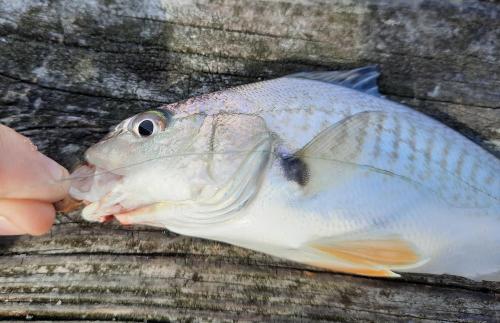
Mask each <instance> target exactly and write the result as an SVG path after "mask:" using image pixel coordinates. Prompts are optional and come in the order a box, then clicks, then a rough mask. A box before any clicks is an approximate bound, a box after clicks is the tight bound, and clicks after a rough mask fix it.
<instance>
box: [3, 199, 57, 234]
mask: <svg viewBox="0 0 500 323" xmlns="http://www.w3.org/2000/svg"><path fill="white" fill-rule="evenodd" d="M54 217H55V210H54V206H53V205H52V204H50V203H47V202H40V201H33V200H17V199H13V200H9V199H0V235H17V234H31V235H41V234H44V233H46V232H48V231H49V230H50V228H51V227H52V224H53V223H54Z"/></svg>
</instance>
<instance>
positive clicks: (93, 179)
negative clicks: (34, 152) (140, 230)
mask: <svg viewBox="0 0 500 323" xmlns="http://www.w3.org/2000/svg"><path fill="white" fill-rule="evenodd" d="M123 178H124V176H123V175H119V174H116V173H114V172H112V171H109V170H107V169H105V168H102V167H98V166H96V165H93V164H90V163H84V164H82V165H80V166H78V167H77V168H76V169H75V170H74V171H73V172H72V173H71V175H70V179H71V186H70V189H69V198H68V199H65V200H63V201H62V203H61V204H60V207H59V210H61V211H66V212H67V211H71V209H70V208H71V207H72V206H73V205H74V206H75V208H78V207H79V206H81V205H82V204H83V205H85V208H84V209H83V210H82V217H83V218H84V219H85V220H87V221H91V222H101V223H104V222H110V221H112V220H113V219H117V220H118V221H119V222H120V223H122V224H129V223H128V221H125V220H124V219H125V217H123V216H122V215H123V214H127V213H130V212H135V211H139V210H140V209H141V207H137V208H130V207H128V208H127V207H124V206H123V205H122V204H121V203H120V202H118V200H117V198H116V194H114V193H113V189H114V188H115V187H117V186H118V185H120V184H121V183H122V182H123ZM124 222H127V223H124Z"/></svg>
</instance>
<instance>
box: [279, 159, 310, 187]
mask: <svg viewBox="0 0 500 323" xmlns="http://www.w3.org/2000/svg"><path fill="white" fill-rule="evenodd" d="M281 167H283V171H284V173H285V177H286V178H287V179H288V180H289V181H294V182H296V183H297V184H299V185H300V186H305V185H306V184H307V182H308V181H309V168H308V167H307V164H306V162H304V161H303V160H302V159H301V158H300V157H297V156H293V155H292V156H282V157H281Z"/></svg>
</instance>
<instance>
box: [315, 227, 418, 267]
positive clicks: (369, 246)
mask: <svg viewBox="0 0 500 323" xmlns="http://www.w3.org/2000/svg"><path fill="white" fill-rule="evenodd" d="M309 247H310V248H312V249H314V250H315V251H317V252H319V253H320V255H322V256H323V257H325V258H324V260H323V261H317V262H314V263H311V264H312V265H315V266H319V267H323V268H327V269H330V270H334V271H341V272H347V273H352V274H357V275H364V276H377V277H397V276H399V275H397V274H395V273H394V272H392V271H391V269H402V268H409V267H415V266H418V265H420V264H422V263H423V262H425V261H426V260H424V259H423V258H422V257H421V256H420V255H419V252H418V251H417V249H416V248H415V247H414V246H413V245H412V244H411V243H410V242H408V241H406V240H404V239H401V238H400V237H397V236H387V237H374V238H358V239H348V240H338V239H334V240H332V239H322V240H318V241H314V242H311V243H309Z"/></svg>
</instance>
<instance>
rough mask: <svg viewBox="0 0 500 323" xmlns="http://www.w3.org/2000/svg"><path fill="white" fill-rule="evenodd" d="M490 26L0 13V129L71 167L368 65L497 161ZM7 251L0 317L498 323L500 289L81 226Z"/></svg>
mask: <svg viewBox="0 0 500 323" xmlns="http://www.w3.org/2000/svg"><path fill="white" fill-rule="evenodd" d="M498 17H500V4H499V3H498V2H494V1H480V0H470V1H440V0H433V1H411V0H408V1H375V0H373V1H371V0H370V1H368V0H365V1H349V0H345V1H328V2H321V1H313V0H310V1H307V0H284V1H279V2H278V1H229V0H228V1H208V0H207V1H203V0H189V1H182V2H181V1H160V0H152V1H144V2H142V1H140V2H139V1H138V2H129V1H125V0H94V1H85V2H83V1H63V0H52V1H49V0H38V1H35V0H33V1H14V0H0V122H2V123H4V124H6V125H9V126H11V127H13V128H15V129H17V130H18V131H20V132H22V133H23V134H25V135H27V136H29V137H31V138H32V139H33V140H34V142H35V143H36V144H37V145H38V147H39V148H40V149H41V150H42V151H43V152H45V153H47V154H49V155H50V156H51V157H53V158H55V159H56V160H58V161H60V162H61V163H63V164H64V165H66V166H68V167H71V166H72V165H73V164H74V163H75V162H76V161H77V160H78V158H80V155H81V153H82V152H83V150H84V149H85V148H86V147H88V146H89V145H90V144H92V143H93V142H95V141H97V140H98V139H99V138H100V137H102V136H103V135H104V134H105V133H106V131H107V129H108V128H109V127H110V126H111V125H113V124H116V123H117V122H119V121H120V120H122V119H123V118H125V117H127V116H129V115H132V114H134V113H137V112H139V111H142V110H144V109H147V108H154V107H156V106H158V105H161V104H163V103H169V102H174V101H178V100H181V99H184V98H187V97H190V96H193V95H197V94H200V93H206V92H210V91H213V90H217V89H221V88H226V87H229V86H233V85H237V84H243V83H249V82H253V81H255V80H259V79H266V78H272V77H275V76H279V75H284V74H287V73H291V72H295V71H304V70H314V69H338V68H349V67H355V66H361V65H364V64H367V63H377V64H380V65H381V68H382V72H383V74H382V78H381V80H380V86H381V91H382V92H383V93H384V94H385V95H387V96H389V97H390V98H392V99H394V100H397V101H400V102H406V103H408V104H409V105H411V106H413V107H415V108H417V109H420V110H422V111H424V112H426V113H429V114H431V115H433V116H435V117H437V118H438V119H440V120H442V121H443V122H445V123H447V124H449V125H450V126H452V127H454V128H456V129H458V130H459V131H461V132H462V133H464V134H465V135H467V136H469V137H470V138H472V139H473V140H475V141H476V142H478V143H480V144H481V145H483V146H484V147H487V148H488V149H490V151H492V152H493V153H496V154H497V155H498V152H499V151H500V148H499V147H500V130H499V129H500V19H499V18H498ZM2 241H3V245H2V247H0V320H1V319H4V320H9V321H15V320H24V319H31V320H51V319H55V320H65V319H67V320H89V321H90V320H111V319H118V320H133V321H134V320H135V321H143V320H150V321H159V320H191V319H202V320H249V321H261V320H276V321H288V320H300V321H310V320H334V321H352V320H364V321H489V322H494V321H499V320H500V285H499V284H498V283H491V282H472V281H469V280H466V279H462V278H459V277H451V276H432V275H416V274H412V275H405V276H404V278H403V279H401V280H381V279H369V278H362V277H355V276H349V275H341V274H334V273H327V272H323V271H320V270H315V269H313V268H307V267H304V266H301V265H298V264H294V263H289V262H285V261H281V260H279V259H275V258H272V257H268V256H265V255H262V254H259V253H255V252H250V251H247V250H243V249H240V248H235V247H231V246H227V245H224V244H220V243H216V242H209V241H203V240H199V239H191V238H183V237H179V236H176V235H174V234H172V233H167V232H162V231H160V230H155V229H151V228H123V227H119V226H118V225H116V224H107V225H95V224H88V223H83V222H82V221H81V220H80V218H79V217H78V214H70V215H61V216H60V217H59V219H58V224H57V225H56V226H55V227H54V229H53V230H52V232H51V234H50V235H46V236H43V237H36V238H35V237H22V238H19V239H17V240H5V239H4V240H2Z"/></svg>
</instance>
